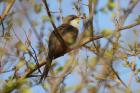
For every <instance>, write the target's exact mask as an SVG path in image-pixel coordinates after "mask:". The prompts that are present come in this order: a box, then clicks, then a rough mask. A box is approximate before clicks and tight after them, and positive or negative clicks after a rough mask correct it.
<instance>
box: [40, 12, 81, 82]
mask: <svg viewBox="0 0 140 93" xmlns="http://www.w3.org/2000/svg"><path fill="white" fill-rule="evenodd" d="M81 19H83V17H80V16H77V15H68V16H66V17H65V18H64V20H63V23H62V24H61V25H60V26H59V27H57V32H58V33H59V35H60V36H61V37H62V39H63V40H64V43H65V45H66V46H67V47H70V46H72V45H73V44H75V42H76V40H77V37H78V32H79V22H80V20H81ZM54 31H55V30H54ZM54 31H53V32H52V33H51V34H50V36H49V42H48V56H47V57H46V61H47V62H46V64H45V67H44V71H43V74H42V75H41V78H40V82H42V80H45V78H46V77H47V76H48V73H49V70H50V68H51V64H52V60H53V59H56V58H58V57H60V56H63V55H64V54H66V53H67V49H66V48H64V44H62V42H61V41H60V40H59V39H58V37H57V36H56V34H55V33H54Z"/></svg>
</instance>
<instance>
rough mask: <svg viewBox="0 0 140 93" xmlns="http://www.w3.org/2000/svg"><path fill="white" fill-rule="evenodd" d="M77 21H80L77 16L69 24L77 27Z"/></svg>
mask: <svg viewBox="0 0 140 93" xmlns="http://www.w3.org/2000/svg"><path fill="white" fill-rule="evenodd" d="M79 22H80V19H79V18H77V19H74V20H72V21H71V22H70V25H72V26H73V27H76V28H77V29H78V28H79Z"/></svg>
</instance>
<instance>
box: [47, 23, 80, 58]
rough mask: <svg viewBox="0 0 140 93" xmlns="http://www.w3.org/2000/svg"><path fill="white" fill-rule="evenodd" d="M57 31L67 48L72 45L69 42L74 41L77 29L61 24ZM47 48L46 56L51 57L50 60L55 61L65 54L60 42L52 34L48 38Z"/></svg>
mask: <svg viewBox="0 0 140 93" xmlns="http://www.w3.org/2000/svg"><path fill="white" fill-rule="evenodd" d="M57 31H58V32H59V34H60V35H61V36H62V38H63V40H64V41H65V43H66V44H67V45H68V46H70V45H71V44H72V43H71V42H70V41H76V38H77V35H78V29H77V28H75V27H73V26H71V25H69V24H62V25H61V26H59V27H58V28H57ZM73 43H74V42H73ZM48 48H49V53H48V56H50V57H52V59H55V58H57V57H60V56H62V55H64V54H65V50H64V49H63V46H62V44H61V42H60V41H59V40H58V38H57V37H56V36H55V34H54V33H53V32H52V33H51V35H50V37H49V45H48Z"/></svg>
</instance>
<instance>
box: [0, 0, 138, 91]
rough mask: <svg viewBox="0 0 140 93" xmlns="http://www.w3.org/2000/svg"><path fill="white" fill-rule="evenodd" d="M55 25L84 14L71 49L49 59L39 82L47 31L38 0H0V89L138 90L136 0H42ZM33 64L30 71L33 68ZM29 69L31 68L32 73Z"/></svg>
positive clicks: (45, 50) (43, 14) (51, 28)
mask: <svg viewBox="0 0 140 93" xmlns="http://www.w3.org/2000/svg"><path fill="white" fill-rule="evenodd" d="M47 2H48V6H49V9H50V13H51V14H52V19H53V22H54V23H55V25H56V27H58V26H60V25H61V24H62V23H63V18H64V17H65V16H67V15H71V14H74V15H81V16H85V17H86V19H85V20H81V22H80V27H79V37H80V39H78V40H79V42H83V41H85V40H86V39H87V38H89V37H93V36H99V35H100V36H102V37H101V38H99V39H97V40H94V39H93V40H90V42H89V43H86V44H84V45H82V46H80V47H79V48H77V49H73V50H72V51H71V52H69V53H66V54H65V55H64V56H61V57H59V58H57V59H55V60H53V64H52V68H51V70H50V72H49V76H48V77H47V78H46V80H45V81H44V82H43V83H41V84H39V83H38V82H39V79H40V75H41V74H40V73H39V69H40V70H41V71H43V66H42V67H40V68H37V69H35V67H37V66H38V65H37V64H38V63H39V64H43V63H44V61H45V57H46V56H47V51H48V49H47V48H48V39H49V35H50V33H51V32H52V31H53V29H54V28H53V27H52V24H51V23H50V18H49V16H48V15H47V11H46V8H45V5H44V3H43V2H42V0H0V93H139V92H140V38H139V35H140V33H139V31H140V12H139V11H140V1H139V0H47ZM34 69H35V70H34ZM32 71H33V72H32Z"/></svg>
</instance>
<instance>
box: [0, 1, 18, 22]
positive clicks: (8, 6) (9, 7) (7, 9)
mask: <svg viewBox="0 0 140 93" xmlns="http://www.w3.org/2000/svg"><path fill="white" fill-rule="evenodd" d="M15 1H16V0H9V1H8V5H7V7H6V8H5V10H4V11H3V13H2V15H1V16H0V20H3V19H4V18H5V17H6V16H7V15H8V13H9V11H10V9H11V8H12V6H13V4H14V3H15Z"/></svg>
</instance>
